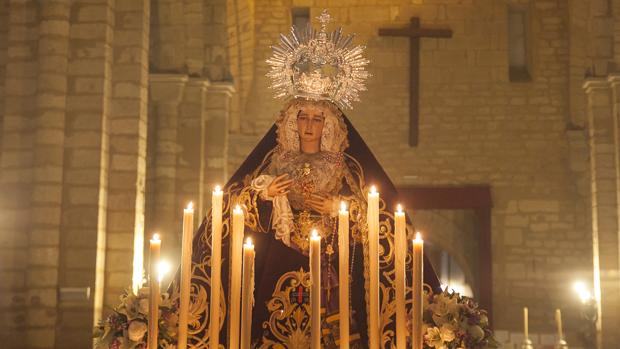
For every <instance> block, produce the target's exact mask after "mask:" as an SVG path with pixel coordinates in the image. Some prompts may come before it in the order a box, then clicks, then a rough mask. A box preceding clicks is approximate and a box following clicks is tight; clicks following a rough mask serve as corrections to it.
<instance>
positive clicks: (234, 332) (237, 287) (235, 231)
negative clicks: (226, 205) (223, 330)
mask: <svg viewBox="0 0 620 349" xmlns="http://www.w3.org/2000/svg"><path fill="white" fill-rule="evenodd" d="M243 229H244V217H243V210H242V209H241V207H240V206H239V205H236V206H235V209H234V210H233V218H232V236H231V238H230V241H231V242H230V256H231V259H230V263H231V264H230V273H231V278H230V343H228V344H229V346H228V348H230V349H237V348H239V335H240V333H239V331H240V329H239V328H240V319H239V316H240V313H241V271H242V270H241V268H242V265H241V264H242V254H243Z"/></svg>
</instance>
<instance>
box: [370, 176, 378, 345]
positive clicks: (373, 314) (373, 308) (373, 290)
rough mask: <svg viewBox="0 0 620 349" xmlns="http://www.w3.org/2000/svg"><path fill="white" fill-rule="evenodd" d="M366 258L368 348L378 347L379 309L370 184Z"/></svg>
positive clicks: (375, 213) (375, 221) (374, 194)
mask: <svg viewBox="0 0 620 349" xmlns="http://www.w3.org/2000/svg"><path fill="white" fill-rule="evenodd" d="M367 214H368V215H367V221H368V258H369V263H368V264H369V272H370V277H369V279H370V280H369V281H370V282H369V285H370V290H369V296H370V299H369V306H370V309H369V315H370V316H369V317H370V321H369V324H368V341H369V343H368V344H369V348H370V349H379V347H380V340H381V336H380V329H381V323H380V315H379V313H380V309H379V193H378V192H377V190H376V188H375V186H372V187H371V189H370V192H369V193H368V212H367Z"/></svg>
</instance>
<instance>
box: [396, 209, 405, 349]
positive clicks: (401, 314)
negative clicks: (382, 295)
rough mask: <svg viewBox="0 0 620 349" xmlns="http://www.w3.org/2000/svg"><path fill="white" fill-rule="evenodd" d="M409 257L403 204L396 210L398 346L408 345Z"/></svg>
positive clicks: (399, 348)
mask: <svg viewBox="0 0 620 349" xmlns="http://www.w3.org/2000/svg"><path fill="white" fill-rule="evenodd" d="M406 258H407V232H406V223H405V213H404V212H403V209H402V207H401V205H398V208H397V210H396V212H394V269H395V270H394V271H395V274H396V275H395V282H396V348H398V349H401V348H405V347H406V345H407V309H406V305H405V304H406V303H405V287H406V275H405V260H406Z"/></svg>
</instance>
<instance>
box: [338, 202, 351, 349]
mask: <svg viewBox="0 0 620 349" xmlns="http://www.w3.org/2000/svg"><path fill="white" fill-rule="evenodd" d="M338 268H339V273H338V296H339V298H338V304H339V306H340V348H341V349H349V211H347V205H346V204H345V203H344V202H341V203H340V211H339V212H338Z"/></svg>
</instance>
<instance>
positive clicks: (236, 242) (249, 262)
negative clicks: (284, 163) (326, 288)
mask: <svg viewBox="0 0 620 349" xmlns="http://www.w3.org/2000/svg"><path fill="white" fill-rule="evenodd" d="M222 206H223V192H222V190H221V189H220V188H219V187H216V188H215V190H214V191H213V196H212V209H211V215H212V216H211V225H212V226H211V229H212V230H211V239H212V240H211V248H212V251H211V295H210V296H211V297H210V313H209V318H210V325H209V338H210V342H209V347H210V348H212V349H218V348H219V344H220V343H219V334H220V324H221V318H220V303H219V302H220V299H221V293H220V292H221V287H222V283H221V263H222ZM193 220H194V210H193V208H192V207H191V204H190V206H188V208H187V209H185V210H184V215H183V247H182V263H181V280H180V281H181V283H180V306H179V337H178V348H180V349H185V348H187V338H188V317H189V304H190V288H191V274H192V269H191V263H192V238H193V228H194V227H193ZM394 220H395V232H394V233H395V235H394V244H395V256H394V257H395V263H394V264H395V274H396V280H395V284H396V327H397V328H396V347H397V348H399V349H400V348H405V346H406V344H405V343H406V337H407V332H408V331H407V328H406V327H407V325H406V322H407V320H406V305H405V304H406V275H405V263H406V262H405V260H406V256H407V242H406V241H407V238H406V221H405V214H404V212H403V211H402V207H401V206H400V205H398V209H397V211H396V212H395V213H394ZM231 222H232V229H231V237H230V238H231V283H230V285H231V289H230V294H231V301H230V321H229V326H230V328H229V330H230V333H231V335H230V339H229V346H228V348H241V349H249V348H250V343H251V327H252V306H253V304H252V303H251V302H252V299H253V292H254V257H255V253H254V245H252V242H251V240H250V239H249V238H248V241H247V243H246V244H245V245H242V244H243V238H244V225H245V224H244V213H243V210H242V209H241V207H239V206H238V205H237V206H236V207H235V208H234V209H233V210H232V219H231ZM367 223H368V244H369V245H368V251H369V256H370V260H369V267H370V280H369V281H370V290H369V291H370V292H369V295H370V299H369V303H370V308H369V316H370V324H369V347H370V348H373V349H378V348H380V340H381V335H380V333H381V318H380V305H379V293H380V274H379V250H380V248H379V246H380V245H379V243H380V242H379V241H380V236H379V232H380V221H379V193H378V192H377V191H376V188H375V187H374V186H373V187H372V188H371V190H370V192H369V193H368V209H367ZM338 245H339V251H338V252H339V263H340V267H339V269H340V273H339V274H340V275H339V303H340V348H343V349H348V348H349V341H350V339H349V329H350V325H349V322H350V311H349V309H350V304H349V212H348V211H347V207H346V204H345V203H344V202H343V203H341V209H340V211H339V219H338ZM160 247H161V240H159V237H158V236H154V237H153V239H152V240H151V275H155V274H154V273H155V268H156V265H157V263H158V262H159V250H160ZM320 256H321V237H320V235H319V234H318V232H317V231H316V230H314V231H313V233H312V236H311V237H310V274H311V280H312V284H311V289H310V303H311V304H310V309H311V317H312V318H311V324H312V326H311V327H312V330H311V347H312V348H313V349H319V348H320V347H321V326H320V323H321V312H320V309H321V275H320V272H321V258H320ZM422 271H423V241H422V239H421V238H420V235H419V233H418V234H417V235H416V239H415V240H413V321H412V328H411V333H412V348H413V349H421V348H422V335H423V334H422V295H423V293H422V285H423V273H422ZM154 280H155V281H154ZM150 286H151V293H150V294H151V296H150V303H151V312H150V314H149V337H148V338H149V347H150V348H153V347H156V343H157V321H158V319H157V313H158V312H157V309H158V301H159V297H158V296H159V284H158V283H157V282H156V278H151V285H150Z"/></svg>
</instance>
